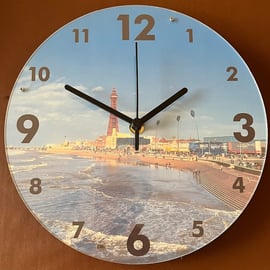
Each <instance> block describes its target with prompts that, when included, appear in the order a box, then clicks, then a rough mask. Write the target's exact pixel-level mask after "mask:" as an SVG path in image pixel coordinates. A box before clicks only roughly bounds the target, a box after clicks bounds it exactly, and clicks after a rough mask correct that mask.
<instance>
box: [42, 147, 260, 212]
mask: <svg viewBox="0 0 270 270" xmlns="http://www.w3.org/2000/svg"><path fill="white" fill-rule="evenodd" d="M47 152H48V153H57V154H69V155H76V156H79V157H84V158H91V159H97V160H103V161H116V162H120V163H130V164H137V165H143V166H155V167H156V168H157V169H158V167H159V166H163V167H166V168H168V169H171V168H174V169H177V170H183V171H190V172H192V173H193V177H194V179H195V180H196V181H198V183H199V184H201V185H202V186H203V187H204V188H205V189H206V190H207V191H209V192H210V193H212V194H213V195H215V196H216V197H218V198H219V199H221V200H223V201H224V202H225V203H226V204H228V205H230V206H231V207H233V208H235V209H239V210H242V209H244V208H245V206H246V204H247V203H248V201H249V200H250V198H251V196H252V194H253V192H254V191H255V189H256V186H257V181H258V176H255V175H251V174H248V173H244V172H241V171H238V170H235V169H233V168H230V167H226V166H221V165H220V164H216V163H214V162H211V161H207V160H196V159H195V158H193V159H179V158H172V157H164V156H146V155H144V154H141V153H137V154H132V155H122V154H120V153H113V152H106V153H105V152H92V151H85V150H69V149H63V148H61V149H50V150H48V151H47ZM237 177H242V178H243V182H244V185H245V190H244V192H243V193H240V191H239V190H238V189H233V184H234V182H235V181H236V179H237Z"/></svg>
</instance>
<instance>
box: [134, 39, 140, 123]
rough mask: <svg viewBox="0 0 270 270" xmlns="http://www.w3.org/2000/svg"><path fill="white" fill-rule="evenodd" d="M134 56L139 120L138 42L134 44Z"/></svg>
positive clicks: (137, 116)
mask: <svg viewBox="0 0 270 270" xmlns="http://www.w3.org/2000/svg"><path fill="white" fill-rule="evenodd" d="M135 55H136V118H139V67H138V42H136V43H135Z"/></svg>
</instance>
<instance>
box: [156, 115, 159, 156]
mask: <svg viewBox="0 0 270 270" xmlns="http://www.w3.org/2000/svg"><path fill="white" fill-rule="evenodd" d="M159 124H160V121H159V120H157V122H156V126H157V128H156V138H155V152H156V151H157V131H158V126H159Z"/></svg>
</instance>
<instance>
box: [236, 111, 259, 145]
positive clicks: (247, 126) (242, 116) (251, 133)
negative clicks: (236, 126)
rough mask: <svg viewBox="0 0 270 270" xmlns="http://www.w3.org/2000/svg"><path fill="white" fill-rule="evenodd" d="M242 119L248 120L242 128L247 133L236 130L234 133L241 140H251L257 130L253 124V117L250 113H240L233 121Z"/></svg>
mask: <svg viewBox="0 0 270 270" xmlns="http://www.w3.org/2000/svg"><path fill="white" fill-rule="evenodd" d="M242 119H245V120H246V123H245V124H243V125H242V128H243V129H244V130H246V131H247V135H246V136H243V135H242V134H241V132H234V133H233V135H234V137H235V139H236V140H238V141H240V142H243V143H245V142H250V141H252V140H253V139H254V137H255V130H254V128H253V127H251V125H252V124H253V117H252V116H251V115H250V114H248V113H239V114H237V115H235V116H234V118H233V121H234V122H236V121H238V122H239V121H241V120H242Z"/></svg>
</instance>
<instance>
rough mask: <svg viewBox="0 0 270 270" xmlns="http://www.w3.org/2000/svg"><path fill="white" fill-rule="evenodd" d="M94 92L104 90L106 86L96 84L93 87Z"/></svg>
mask: <svg viewBox="0 0 270 270" xmlns="http://www.w3.org/2000/svg"><path fill="white" fill-rule="evenodd" d="M91 90H92V91H93V92H102V91H104V87H103V86H100V85H99V86H95V87H93V88H92V89H91Z"/></svg>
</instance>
